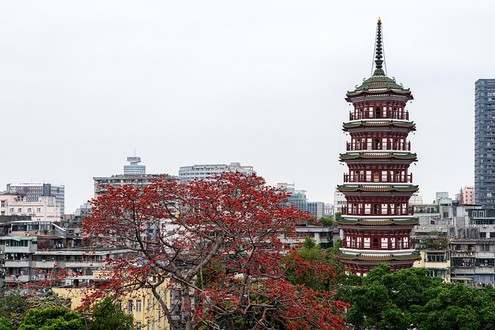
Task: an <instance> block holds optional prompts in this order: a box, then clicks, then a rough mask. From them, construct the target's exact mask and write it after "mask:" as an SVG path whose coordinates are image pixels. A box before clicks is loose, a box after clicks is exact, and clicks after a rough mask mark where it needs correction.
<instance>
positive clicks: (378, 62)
mask: <svg viewBox="0 0 495 330" xmlns="http://www.w3.org/2000/svg"><path fill="white" fill-rule="evenodd" d="M382 54H383V47H382V20H381V19H380V17H378V22H377V23H376V44H375V72H373V75H374V76H384V75H385V71H383V69H382V64H383V56H382Z"/></svg>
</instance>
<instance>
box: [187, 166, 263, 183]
mask: <svg viewBox="0 0 495 330" xmlns="http://www.w3.org/2000/svg"><path fill="white" fill-rule="evenodd" d="M227 171H230V172H239V173H243V174H256V171H255V170H254V167H253V166H243V165H241V163H237V162H232V163H230V164H229V165H227V164H203V165H192V166H182V167H180V168H179V179H180V182H181V183H187V182H189V181H191V180H195V179H203V180H204V179H209V178H212V177H214V176H217V175H220V174H222V173H223V172H227Z"/></svg>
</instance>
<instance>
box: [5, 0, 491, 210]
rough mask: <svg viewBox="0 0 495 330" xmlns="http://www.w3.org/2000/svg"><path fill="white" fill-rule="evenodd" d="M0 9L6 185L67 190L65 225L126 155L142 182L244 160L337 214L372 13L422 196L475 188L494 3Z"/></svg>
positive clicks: (367, 64) (16, 5)
mask: <svg viewBox="0 0 495 330" xmlns="http://www.w3.org/2000/svg"><path fill="white" fill-rule="evenodd" d="M0 8H1V9H2V10H1V11H0V17H1V18H2V19H1V20H0V27H1V28H0V50H1V51H0V107H1V108H2V111H3V114H4V117H3V123H4V127H3V128H4V131H3V133H4V139H2V144H1V146H2V150H3V152H4V157H5V158H4V162H3V166H2V169H3V170H2V171H1V174H0V186H3V187H5V186H6V184H7V183H10V182H50V183H52V184H57V185H58V184H63V185H65V188H66V212H67V213H71V212H73V211H74V209H75V208H76V207H78V206H79V205H81V204H83V203H84V202H85V201H86V200H87V199H89V198H91V197H92V196H93V181H92V178H93V177H94V176H108V175H113V174H120V172H121V171H122V165H123V164H124V163H125V158H126V157H127V156H129V155H132V154H133V150H134V149H136V151H137V154H138V155H139V156H140V157H141V158H142V160H143V164H144V165H146V166H147V172H148V173H167V174H171V175H177V173H178V170H179V167H181V166H187V165H191V164H211V163H226V164H228V163H230V162H240V163H241V164H243V165H251V166H253V167H254V169H255V170H256V171H257V173H258V174H259V175H261V176H263V177H264V178H265V179H266V181H267V182H268V183H269V184H271V185H276V183H278V182H294V183H295V184H296V186H297V187H300V188H301V189H305V190H307V191H308V198H309V199H310V200H318V201H320V200H321V201H325V202H331V201H332V200H333V193H334V189H335V187H336V185H337V184H339V183H340V182H341V181H342V176H343V173H344V171H345V167H344V166H342V165H341V164H340V163H339V161H338V155H339V153H342V152H343V151H344V149H345V143H346V140H347V139H346V136H345V135H344V134H343V133H342V131H341V125H342V122H343V121H345V120H346V118H347V116H348V112H349V106H348V105H347V104H346V102H345V100H344V98H345V94H346V92H347V91H349V90H352V89H353V88H354V86H355V85H356V83H358V82H359V79H360V78H365V77H368V76H369V75H370V73H371V64H372V60H373V58H372V56H371V52H372V50H373V41H374V37H373V36H374V26H375V22H376V19H377V17H379V16H380V17H381V18H382V20H383V34H384V46H385V47H384V51H385V60H386V68H387V75H388V76H390V77H395V78H396V79H397V81H399V82H401V83H403V84H404V87H406V88H411V89H412V90H413V91H414V96H415V100H414V101H413V102H412V104H410V105H409V107H408V108H409V111H410V113H411V116H412V118H414V121H415V123H416V125H417V134H416V135H415V136H412V137H411V140H412V148H414V150H415V151H416V152H417V154H418V164H417V166H412V167H411V172H412V173H413V175H414V182H415V183H416V184H418V185H419V186H420V192H419V193H420V195H422V196H423V200H424V202H430V201H432V200H433V199H434V196H435V192H436V191H448V192H449V193H450V194H451V195H452V194H454V193H457V192H458V191H459V189H460V188H461V187H463V186H466V185H472V184H474V83H475V81H476V80H478V79H483V78H493V77H495V69H494V68H493V66H492V65H491V64H492V59H493V58H494V57H495V56H494V55H495V49H494V48H493V46H492V45H491V44H490V42H489V39H488V38H489V36H490V34H489V31H491V15H490V14H491V13H492V12H493V11H494V10H495V4H494V3H491V2H489V1H479V2H476V6H474V5H473V4H469V3H465V2H461V1H449V2H446V1H438V2H434V3H424V4H417V3H415V4H411V5H408V6H404V5H403V4H401V3H390V2H386V1H381V2H374V3H370V2H364V1H362V2H361V1H358V3H357V4H356V3H351V4H347V3H327V2H325V1H315V2H312V3H311V4H308V3H307V2H303V1H293V2H286V1H273V2H270V3H266V2H263V1H250V2H246V3H245V2H232V1H212V2H208V3H206V2H201V1H184V2H166V3H162V2H158V1H151V2H147V3H146V4H143V3H139V4H136V3H134V2H130V1H108V2H105V3H104V4H102V3H101V2H96V1H85V2H79V3H67V2H63V1H45V2H43V3H37V2H35V1H27V2H22V3H21V2H13V3H4V4H0Z"/></svg>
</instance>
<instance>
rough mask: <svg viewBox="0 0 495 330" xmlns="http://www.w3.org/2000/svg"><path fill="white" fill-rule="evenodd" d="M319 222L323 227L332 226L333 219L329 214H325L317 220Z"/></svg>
mask: <svg viewBox="0 0 495 330" xmlns="http://www.w3.org/2000/svg"><path fill="white" fill-rule="evenodd" d="M318 222H319V223H321V224H322V225H323V226H325V227H330V226H333V224H334V223H335V220H334V219H333V217H332V216H331V215H326V216H324V217H321V218H320V220H318Z"/></svg>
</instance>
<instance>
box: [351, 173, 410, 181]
mask: <svg viewBox="0 0 495 330" xmlns="http://www.w3.org/2000/svg"><path fill="white" fill-rule="evenodd" d="M349 182H351V183H353V182H362V183H412V182H413V175H412V174H407V175H403V176H402V177H395V178H394V177H393V175H389V176H387V177H386V178H383V177H382V176H381V175H378V176H375V177H372V176H365V175H352V174H344V183H349Z"/></svg>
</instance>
